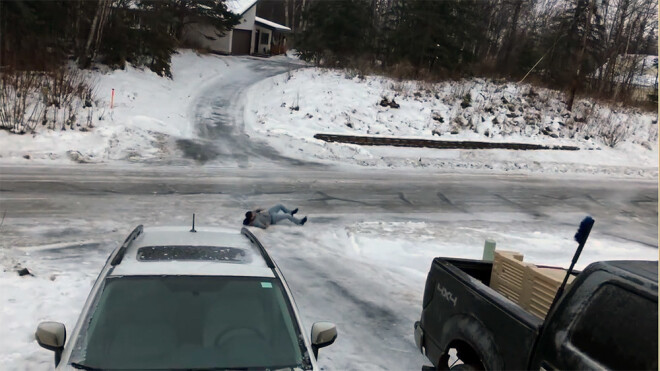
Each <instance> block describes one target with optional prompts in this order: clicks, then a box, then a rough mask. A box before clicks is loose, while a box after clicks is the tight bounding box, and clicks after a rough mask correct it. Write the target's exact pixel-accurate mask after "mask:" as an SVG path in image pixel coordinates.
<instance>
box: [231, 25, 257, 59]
mask: <svg viewBox="0 0 660 371" xmlns="http://www.w3.org/2000/svg"><path fill="white" fill-rule="evenodd" d="M251 40H252V31H246V30H234V35H233V36H232V40H231V54H234V55H242V54H250V41H251Z"/></svg>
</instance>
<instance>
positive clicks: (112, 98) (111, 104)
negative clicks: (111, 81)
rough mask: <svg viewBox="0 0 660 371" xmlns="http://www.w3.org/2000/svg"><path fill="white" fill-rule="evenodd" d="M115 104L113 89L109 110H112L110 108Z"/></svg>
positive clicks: (113, 90)
mask: <svg viewBox="0 0 660 371" xmlns="http://www.w3.org/2000/svg"><path fill="white" fill-rule="evenodd" d="M114 103H115V89H112V96H111V97H110V108H111V109H112V106H114Z"/></svg>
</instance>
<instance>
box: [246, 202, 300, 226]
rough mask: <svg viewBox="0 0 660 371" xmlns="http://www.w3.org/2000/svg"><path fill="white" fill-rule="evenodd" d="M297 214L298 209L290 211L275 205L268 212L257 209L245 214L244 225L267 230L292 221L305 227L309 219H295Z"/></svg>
mask: <svg viewBox="0 0 660 371" xmlns="http://www.w3.org/2000/svg"><path fill="white" fill-rule="evenodd" d="M297 212H298V209H297V208H296V209H293V210H289V209H287V208H286V207H284V206H283V205H281V204H279V205H275V206H273V207H271V208H270V209H268V210H267V211H264V210H263V209H256V210H253V211H248V212H247V213H245V219H244V220H243V225H251V226H253V227H259V228H263V229H266V228H268V226H269V225H271V224H277V223H279V222H281V221H282V220H285V219H288V220H290V221H291V222H292V223H294V224H298V225H304V224H305V222H306V221H307V217H304V218H302V219H297V218H294V217H293V215H294V214H295V213H297Z"/></svg>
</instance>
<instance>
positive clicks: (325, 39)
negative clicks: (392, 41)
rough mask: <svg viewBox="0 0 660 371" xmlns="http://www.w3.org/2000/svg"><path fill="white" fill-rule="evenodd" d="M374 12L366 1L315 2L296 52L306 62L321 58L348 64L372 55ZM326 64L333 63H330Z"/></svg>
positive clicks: (310, 6)
mask: <svg viewBox="0 0 660 371" xmlns="http://www.w3.org/2000/svg"><path fill="white" fill-rule="evenodd" d="M370 17H371V12H370V10H369V4H368V3H367V2H366V1H363V0H337V1H315V2H313V3H310V5H309V7H308V10H307V11H306V13H305V15H304V18H305V22H306V27H305V30H304V31H302V32H301V33H299V34H298V35H297V37H296V48H297V49H298V51H299V52H300V53H301V57H302V58H303V59H305V60H314V61H319V60H320V59H321V58H322V57H323V58H326V59H334V60H335V61H337V62H339V63H346V62H347V61H348V60H349V59H350V58H351V57H358V56H360V55H365V54H368V53H369V49H370V40H369V39H368V36H369V35H370V30H369V28H370V25H371V20H370ZM326 62H332V61H331V60H327V61H326Z"/></svg>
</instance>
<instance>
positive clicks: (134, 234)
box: [110, 224, 142, 267]
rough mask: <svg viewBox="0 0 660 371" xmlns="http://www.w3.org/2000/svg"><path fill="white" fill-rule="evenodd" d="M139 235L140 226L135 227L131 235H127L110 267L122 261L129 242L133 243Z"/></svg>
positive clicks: (140, 231)
mask: <svg viewBox="0 0 660 371" xmlns="http://www.w3.org/2000/svg"><path fill="white" fill-rule="evenodd" d="M141 233H142V224H140V225H138V226H137V227H135V229H134V230H133V232H131V234H129V235H128V237H126V240H125V241H124V243H123V244H122V245H121V247H120V248H119V251H118V252H117V255H115V257H114V258H112V261H111V262H110V265H112V266H113V267H114V266H115V265H119V263H121V260H122V259H124V254H125V253H126V249H128V246H130V245H131V242H133V240H135V239H136V238H137V236H139V235H140V234H141Z"/></svg>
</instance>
